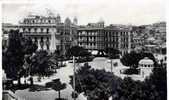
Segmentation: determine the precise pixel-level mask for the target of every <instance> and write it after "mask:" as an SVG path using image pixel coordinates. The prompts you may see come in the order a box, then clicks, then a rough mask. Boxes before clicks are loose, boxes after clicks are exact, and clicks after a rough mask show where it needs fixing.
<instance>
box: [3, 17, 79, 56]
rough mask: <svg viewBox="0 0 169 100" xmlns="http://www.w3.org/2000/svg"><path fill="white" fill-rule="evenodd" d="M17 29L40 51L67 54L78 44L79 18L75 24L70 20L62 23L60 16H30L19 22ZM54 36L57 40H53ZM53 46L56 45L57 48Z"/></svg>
mask: <svg viewBox="0 0 169 100" xmlns="http://www.w3.org/2000/svg"><path fill="white" fill-rule="evenodd" d="M8 29H9V28H8V27H4V28H3V30H8ZM17 29H19V32H20V33H22V35H23V36H24V37H26V38H30V39H32V41H33V42H34V43H36V44H37V46H38V50H49V51H55V50H60V51H63V52H64V53H65V51H66V49H68V48H70V47H71V46H72V45H73V44H76V37H77V35H76V34H77V18H74V19H73V22H71V20H70V19H69V18H66V19H65V21H64V22H61V17H60V15H57V16H53V15H49V16H38V15H29V16H27V17H26V18H24V19H23V20H21V21H20V22H19V25H17ZM3 33H4V32H3ZM52 34H54V35H52ZM52 36H53V37H54V38H55V39H52ZM53 40H54V41H53ZM52 44H55V47H54V46H52Z"/></svg>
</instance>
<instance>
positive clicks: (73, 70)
mask: <svg viewBox="0 0 169 100" xmlns="http://www.w3.org/2000/svg"><path fill="white" fill-rule="evenodd" d="M73 73H74V75H73V76H74V77H73V89H74V93H73V95H74V100H76V97H75V95H76V94H75V93H76V88H75V81H76V80H75V56H73Z"/></svg>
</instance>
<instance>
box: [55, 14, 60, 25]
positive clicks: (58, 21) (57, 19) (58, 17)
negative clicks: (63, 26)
mask: <svg viewBox="0 0 169 100" xmlns="http://www.w3.org/2000/svg"><path fill="white" fill-rule="evenodd" d="M56 22H57V23H61V17H60V15H59V14H57V17H56Z"/></svg>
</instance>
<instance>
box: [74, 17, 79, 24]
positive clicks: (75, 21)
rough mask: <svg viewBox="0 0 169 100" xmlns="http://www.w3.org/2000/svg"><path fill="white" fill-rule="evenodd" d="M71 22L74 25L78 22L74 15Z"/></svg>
mask: <svg viewBox="0 0 169 100" xmlns="http://www.w3.org/2000/svg"><path fill="white" fill-rule="evenodd" d="M73 24H74V25H77V24H78V21H77V17H74V19H73Z"/></svg>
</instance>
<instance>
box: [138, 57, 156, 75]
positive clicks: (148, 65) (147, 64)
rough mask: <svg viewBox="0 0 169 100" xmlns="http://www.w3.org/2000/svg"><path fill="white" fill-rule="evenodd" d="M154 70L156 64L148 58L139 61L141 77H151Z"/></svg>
mask: <svg viewBox="0 0 169 100" xmlns="http://www.w3.org/2000/svg"><path fill="white" fill-rule="evenodd" d="M153 68H154V62H153V60H151V59H149V58H148V57H145V58H144V59H141V60H140V61H139V67H138V69H140V75H141V76H142V77H143V78H145V77H147V76H149V75H150V74H151V73H152V70H153Z"/></svg>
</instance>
